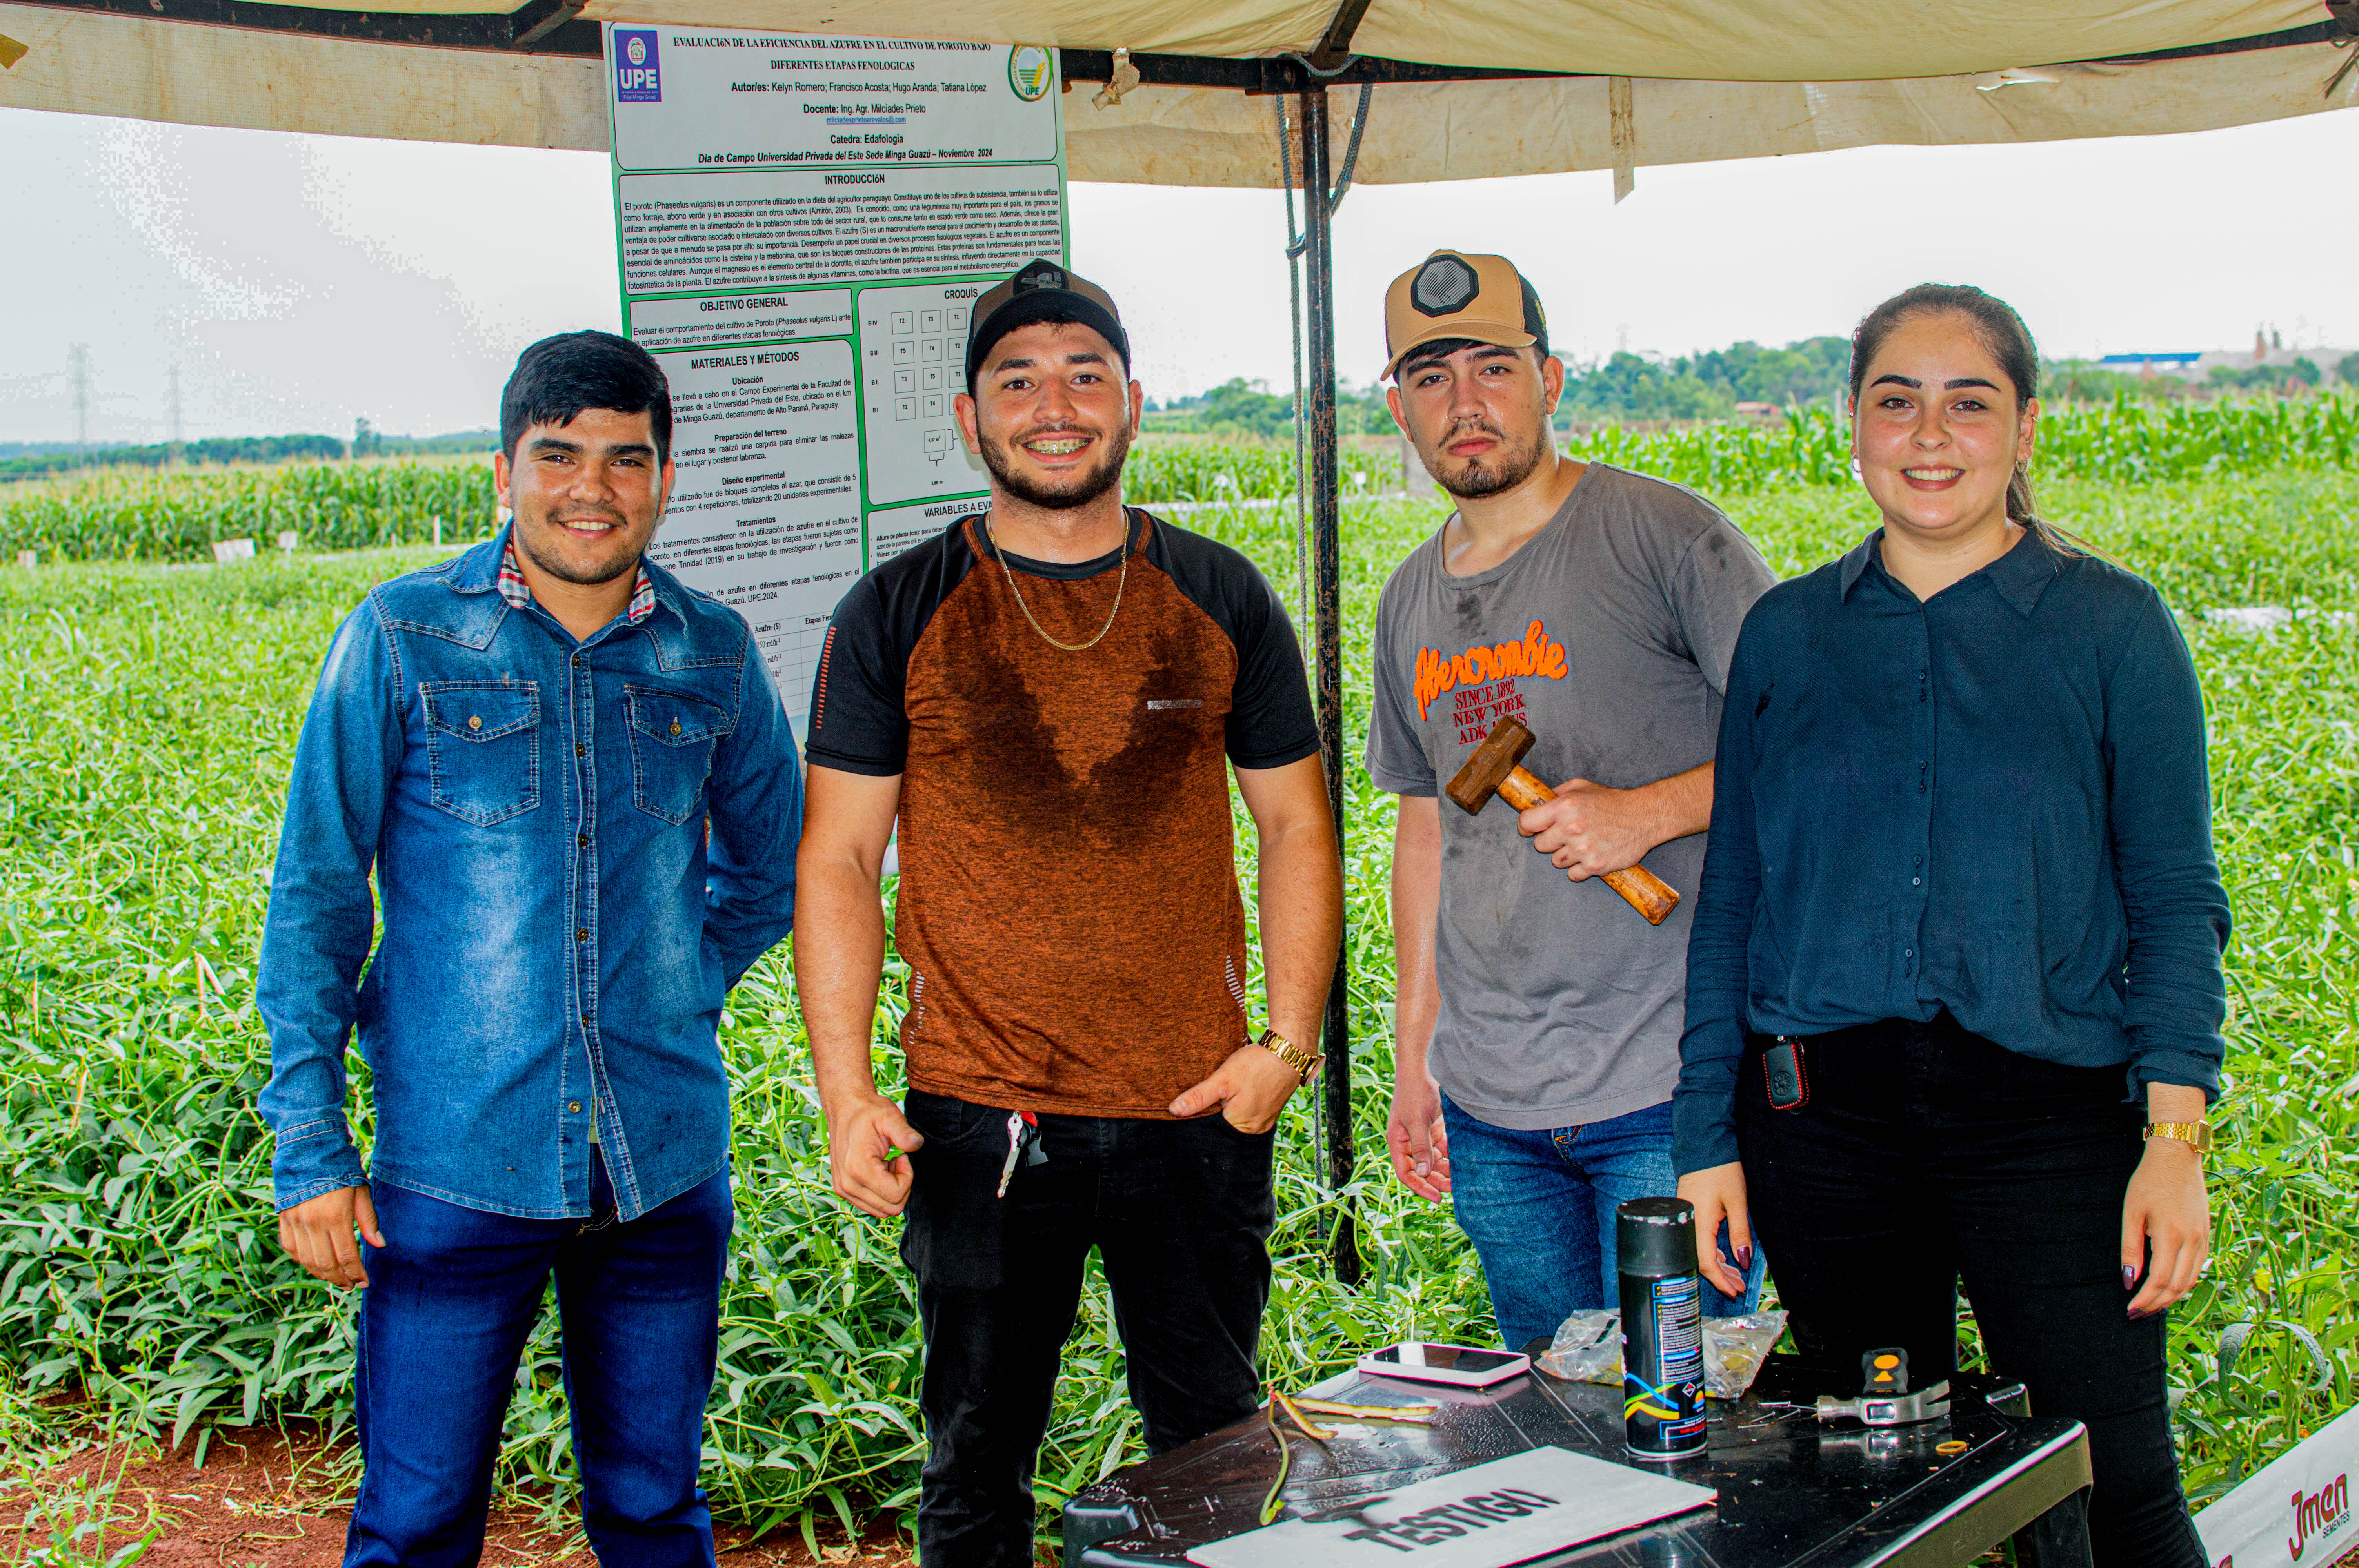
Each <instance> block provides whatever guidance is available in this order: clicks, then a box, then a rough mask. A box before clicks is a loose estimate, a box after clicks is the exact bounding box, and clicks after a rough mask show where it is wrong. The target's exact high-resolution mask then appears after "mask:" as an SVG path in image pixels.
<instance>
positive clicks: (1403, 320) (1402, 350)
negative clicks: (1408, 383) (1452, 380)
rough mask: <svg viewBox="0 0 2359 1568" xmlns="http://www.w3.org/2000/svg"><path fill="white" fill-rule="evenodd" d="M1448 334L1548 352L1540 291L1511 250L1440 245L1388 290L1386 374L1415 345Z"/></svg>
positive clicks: (1391, 372)
mask: <svg viewBox="0 0 2359 1568" xmlns="http://www.w3.org/2000/svg"><path fill="white" fill-rule="evenodd" d="M1443 338H1472V339H1473V340H1474V341H1476V342H1478V343H1496V344H1498V345H1499V346H1500V347H1501V348H1506V349H1529V348H1538V350H1539V351H1540V355H1541V357H1542V358H1546V357H1547V355H1548V317H1547V315H1546V314H1545V313H1544V312H1543V311H1542V310H1541V309H1540V297H1539V296H1538V294H1536V293H1534V292H1533V290H1532V286H1531V284H1530V283H1529V282H1527V280H1526V279H1525V277H1524V275H1523V274H1522V273H1520V272H1517V270H1516V265H1515V264H1514V263H1513V262H1511V261H1509V260H1508V259H1507V258H1506V257H1505V256H1472V255H1467V254H1464V253H1463V252H1460V251H1436V252H1434V253H1433V254H1431V255H1430V256H1428V257H1426V258H1425V259H1424V260H1423V261H1421V262H1419V263H1418V264H1417V265H1415V266H1413V267H1411V268H1409V269H1408V271H1407V272H1405V273H1403V274H1401V275H1400V276H1398V277H1397V278H1395V279H1393V286H1392V287H1390V288H1387V289H1386V290H1385V374H1386V376H1387V377H1390V376H1393V375H1396V374H1397V373H1399V371H1400V365H1401V361H1402V360H1404V359H1406V358H1408V353H1409V351H1410V350H1412V349H1416V348H1421V347H1423V346H1424V345H1425V344H1427V343H1430V342H1435V341H1439V340H1440V339H1443Z"/></svg>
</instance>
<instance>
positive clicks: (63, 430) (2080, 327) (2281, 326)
mask: <svg viewBox="0 0 2359 1568" xmlns="http://www.w3.org/2000/svg"><path fill="white" fill-rule="evenodd" d="M2014 91H2025V90H2021V89H2017V90H2014ZM2035 91H2036V90H2035ZM1379 106H1380V107H1381V98H1379ZM2354 167H2359V114H2354V113H2352V112H2350V111H2341V112H2336V113H2332V114H2318V115H2312V116H2310V117H2308V118H2305V119H2300V120H2292V121H2284V122H2279V123H2276V124H2266V125H2254V126H2246V127H2243V128H2240V129H2235V130H2227V131H2212V132H2206V133H2203V134H2201V135H2188V136H2157V137H2143V138H2125V139H2122V140H2113V141H2084V142H2063V143H2053V144H2048V145H2044V146H2020V147H1957V148H1942V149H1924V148H1915V147H1878V148H1865V149H1861V150H1858V151H1854V152H1840V153H1821V154H1818V155H1815V156H1812V157H1792V158H1782V159H1776V160H1769V161H1758V162H1747V163H1728V164H1711V165H1698V166H1690V167H1686V168H1641V169H1640V170H1639V171H1638V187H1637V191H1636V194H1635V195H1634V196H1632V197H1631V198H1630V199H1629V200H1626V201H1624V202H1622V203H1621V204H1620V205H1619V206H1616V205H1615V204H1614V202H1613V200H1612V194H1611V189H1610V183H1609V177H1608V176H1606V175H1603V174H1568V175H1550V176H1543V177H1535V178H1523V179H1500V180H1477V181H1469V182H1464V183H1460V184H1453V185H1428V186H1364V187H1361V188H1359V189H1355V190H1354V191H1353V193H1352V195H1351V197H1350V199H1349V200H1347V201H1346V202H1345V204H1344V206H1343V211H1342V213H1341V214H1340V215H1339V217H1338V220H1337V230H1338V232H1337V241H1336V247H1337V254H1338V257H1339V265H1338V277H1337V287H1338V307H1339V310H1340V313H1341V330H1340V332H1339V334H1338V337H1339V350H1340V355H1341V362H1342V369H1343V375H1344V377H1345V378H1346V379H1347V380H1351V381H1354V382H1361V381H1365V380H1367V379H1368V378H1370V377H1371V376H1373V375H1374V374H1375V371H1376V368H1377V366H1378V365H1379V363H1380V362H1381V361H1382V358H1383V351H1382V327H1381V320H1380V317H1379V306H1380V302H1381V299H1382V296H1383V291H1384V287H1385V284H1386V282H1387V281H1388V280H1389V279H1390V278H1391V277H1392V276H1394V275H1395V274H1396V273H1397V272H1399V271H1401V270H1402V269H1404V268H1406V267H1408V266H1409V265H1412V264H1413V263H1415V262H1416V261H1417V260H1419V258H1420V257H1422V256H1423V255H1424V254H1426V253H1427V252H1428V251H1430V250H1431V249H1433V248H1434V247H1435V246H1437V245H1445V244H1446V245H1452V246H1455V247H1457V248H1460V249H1463V250H1495V251H1499V252H1502V253H1504V254H1507V255H1509V256H1511V257H1513V258H1514V259H1515V260H1516V261H1517V263H1518V264H1519V265H1521V266H1522V267H1523V268H1524V270H1525V272H1526V273H1527V275H1528V276H1530V277H1531V278H1532V280H1533V282H1534V283H1535V284H1536V285H1537V286H1538V288H1539V291H1540V295H1541V297H1542V299H1543V300H1544V301H1545V302H1546V304H1547V306H1548V309H1549V319H1550V321H1551V323H1552V325H1553V327H1554V330H1555V334H1556V340H1557V343H1558V345H1559V348H1560V351H1562V352H1564V353H1566V354H1567V355H1568V356H1570V357H1594V356H1599V355H1603V354H1604V353H1608V352H1611V351H1613V350H1614V348H1616V347H1617V346H1626V347H1628V348H1630V349H1633V350H1636V351H1642V352H1654V353H1680V352H1684V351H1690V350H1694V349H1704V348H1715V347H1719V346H1721V345H1723V344H1725V343H1728V342H1731V341H1735V340H1737V339H1740V338H1751V339H1754V340H1756V341H1761V342H1767V343H1783V342H1785V341H1789V340H1791V339H1795V338H1800V337H1806V336H1810V335H1812V334H1815V333H1820V332H1842V331H1845V330H1848V329H1849V327H1850V326H1851V324H1852V323H1853V322H1854V320H1855V319H1857V318H1858V317H1859V315H1860V314H1861V313H1862V312H1863V311H1864V309H1866V308H1867V307H1869V306H1871V305H1873V304H1874V303H1875V301H1876V300H1877V299H1879V298H1881V297H1884V296H1885V295H1886V294H1888V293H1890V292H1892V291H1893V290H1896V289H1897V288H1901V287H1907V286H1908V285H1909V284H1912V283H1918V282H1921V281H1924V280H1926V279H1929V278H1931V279H1940V280H1944V281H1962V282H1972V283H1977V284H1980V285H1982V286H1983V287H1986V288H1989V289H1991V290H1992V291H1993V292H1995V293H1997V294H1999V295H2001V296H2002V297H2006V298H2007V299H2009V300H2011V301H2012V302H2013V303H2014V304H2015V305H2016V306H2017V308H2019V309H2020V310H2022V312H2023V314H2024V316H2025V317H2026V319H2028V321H2029V322H2030V324H2031V327H2032V330H2033V331H2034V332H2035V333H2036V334H2038V338H2039V340H2040V342H2041V345H2042V347H2043V349H2044V350H2045V351H2048V352H2049V353H2050V354H2051V355H2061V354H2068V353H2069V354H2097V353H2104V352H2109V351H2130V350H2148V351H2154V350H2180V349H2208V348H2227V347H2233V346H2238V345H2245V344H2249V343H2250V342H2251V341H2252V335H2253V330H2254V329H2255V327H2256V325H2259V324H2262V323H2268V324H2272V325H2274V326H2276V327H2277V329H2278V330H2281V331H2282V332H2283V333H2284V336H2285V341H2287V343H2288V345H2290V344H2293V343H2296V342H2301V343H2304V344H2332V345H2336V346H2339V347H2342V348H2344V349H2349V348H2359V289H2354V288H2353V287H2352V282H2351V280H2352V277H2353V260H2352V258H2353V257H2354V255H2359V203H2354V202H2353V201H2352V200H2350V199H2349V195H2348V188H2349V180H2348V178H2347V171H2348V170H2350V169H2351V168H2354ZM0 212H5V214H6V215H7V219H6V230H7V233H6V241H5V244H0V298H5V300H6V301H7V310H6V317H5V330H0V440H18V441H23V440H68V439H71V438H73V436H74V415H73V408H72V402H71V391H70V382H69V378H68V374H67V363H68V353H69V349H70V345H71V344H73V343H76V342H82V343H87V344H88V345H89V348H90V366H91V392H92V398H91V412H90V437H91V438H92V440H93V441H98V440H106V441H116V440H138V441H152V440H160V439H163V438H166V437H167V436H168V434H169V425H168V394H167V375H168V370H169V367H170V366H172V365H173V364H174V363H176V362H177V363H178V364H179V367H180V388H181V404H182V416H183V424H184V429H185V433H186V435H187V436H188V437H189V438H190V439H194V438H198V437H201V436H207V435H251V434H275V433H279V432H286V431H293V430H323V431H328V432H331V433H335V434H349V433H350V431H351V429H352V425H353V418H354V417H355V416H364V417H367V418H369V419H371V420H372V421H373V422H374V423H375V425H376V426H377V427H379V428H380V429H384V430H389V431H395V432H405V431H406V432H409V433H413V434H418V435H426V434H430V433H433V432H436V431H442V430H450V429H459V428H467V427H480V426H484V425H487V424H490V423H492V422H493V421H494V419H495V415H496V403H497V398H498V394H499V387H500V384H501V382H502V380H503V379H504V378H505V377H506V373H507V370H508V367H509V365H510V364H511V363H512V362H513V361H514V359H515V356H516V351H517V350H519V349H521V348H522V347H523V346H524V345H525V344H526V343H527V342H529V341H532V340H533V339H535V338H537V337H538V336H541V335H542V334H544V333H547V332H551V331H559V330H567V329H570V328H575V327H583V326H598V327H609V328H611V327H614V325H615V324H616V323H617V322H618V320H619V317H620V313H619V309H618V307H617V304H616V295H615V279H614V233H613V207H612V198H611V196H610V194H609V188H608V184H607V176H606V161H605V159H604V157H603V156H599V155H594V154H588V153H557V152H526V151H520V150H516V149H511V148H484V147H454V146H434V145H428V144H419V143H407V142H379V141H363V140H354V139H348V138H342V137H329V136H294V135H278V134H275V133H268V132H259V131H219V130H207V129H201V128H193V127H179V126H168V125H151V124H142V123H139V122H136V121H128V120H105V119H96V118H89V117H83V116H78V115H65V114H40V113H36V112H33V111H29V110H21V109H0ZM1072 233H1073V265H1074V266H1075V267H1076V268H1077V269H1078V270H1080V271H1081V272H1082V273H1083V274H1085V275H1087V276H1091V277H1093V278H1095V279H1096V280H1098V281H1099V282H1101V283H1103V284H1104V285H1105V286H1106V287H1108V288H1109V289H1111V290H1112V291H1113V293H1114V297H1115V298H1116V299H1117V300H1118V301H1119V302H1120V304H1121V306H1122V308H1123V312H1124V316H1125V320H1126V321H1127V323H1128V324H1129V326H1130V329H1131V335H1132V341H1133V344H1134V348H1135V351H1136V355H1137V359H1138V364H1137V367H1136V368H1137V372H1138V374H1139V377H1140V379H1141V380H1142V381H1144V382H1145V383H1146V384H1147V392H1148V394H1149V395H1152V396H1158V397H1168V396H1172V395H1183V394H1187V393H1193V392H1200V391H1202V390H1203V389H1204V388H1206V387H1208V386H1211V385H1213V384H1217V383H1219V382H1221V381H1223V380H1226V379H1227V378H1229V377H1231V376H1237V375H1242V376H1245V377H1247V378H1248V379H1253V378H1261V379H1266V380H1267V381H1268V382H1269V383H1270V384H1272V385H1274V386H1277V387H1281V388H1282V387H1284V386H1285V385H1286V384H1287V383H1288V379H1289V377H1290V368H1289V363H1288V356H1287V350H1286V319H1287V291H1286V274H1285V268H1284V265H1283V262H1282V260H1281V255H1280V253H1281V251H1282V248H1283V240H1284V219H1283V216H1282V214H1281V212H1280V210H1279V205H1278V198H1277V194H1276V193H1275V192H1272V191H1230V190H1172V189H1150V188H1146V187H1139V186H1109V185H1076V186H1074V187H1073V188H1072Z"/></svg>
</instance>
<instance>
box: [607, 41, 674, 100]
mask: <svg viewBox="0 0 2359 1568" xmlns="http://www.w3.org/2000/svg"><path fill="white" fill-rule="evenodd" d="M614 102H615V103H662V102H663V70H662V67H661V66H660V65H658V63H657V61H656V36H655V34H653V33H652V32H649V31H647V29H646V28H643V27H617V28H615V29H614Z"/></svg>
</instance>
